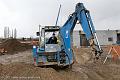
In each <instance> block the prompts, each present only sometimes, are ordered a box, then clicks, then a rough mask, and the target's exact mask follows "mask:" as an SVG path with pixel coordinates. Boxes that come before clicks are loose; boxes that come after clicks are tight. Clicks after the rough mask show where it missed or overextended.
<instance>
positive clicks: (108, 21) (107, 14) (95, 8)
mask: <svg viewBox="0 0 120 80" xmlns="http://www.w3.org/2000/svg"><path fill="white" fill-rule="evenodd" d="M79 1H81V2H83V3H84V5H85V7H86V8H87V9H88V10H90V13H91V17H92V19H93V22H94V25H95V28H96V29H108V28H109V29H120V27H119V25H120V23H119V21H120V8H119V7H120V5H119V4H120V0H0V5H1V4H2V6H0V7H1V8H0V13H1V12H2V14H0V28H1V30H0V33H1V35H0V36H2V35H3V27H4V26H9V27H10V28H14V27H16V28H17V30H18V35H19V37H22V36H24V35H26V36H34V35H35V32H36V31H37V30H38V25H39V24H41V25H55V21H56V17H57V12H58V8H59V3H61V4H62V9H61V14H60V18H59V23H58V24H59V25H63V24H64V22H65V21H66V20H67V18H68V15H69V14H71V13H72V12H74V9H75V5H76V3H77V2H79ZM2 8H3V9H2ZM3 10H4V11H3Z"/></svg>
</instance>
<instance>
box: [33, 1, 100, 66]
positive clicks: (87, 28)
mask: <svg viewBox="0 0 120 80" xmlns="http://www.w3.org/2000/svg"><path fill="white" fill-rule="evenodd" d="M77 22H79V23H80V24H81V26H82V29H83V31H84V33H85V35H86V38H87V40H88V41H89V40H92V41H93V42H94V43H92V46H93V45H94V46H95V47H94V49H95V52H97V53H100V51H101V48H100V46H99V43H98V41H97V37H96V36H95V33H96V32H95V28H94V26H93V23H92V19H91V16H90V13H89V11H88V10H87V9H86V8H85V7H84V5H83V3H78V4H77V5H76V9H75V12H74V13H72V14H71V15H70V16H69V18H68V20H67V21H66V23H65V24H64V25H63V26H62V27H61V28H60V29H59V37H60V41H61V45H60V47H61V51H56V52H54V55H53V56H54V57H53V58H54V60H55V62H57V63H56V64H57V65H58V66H59V65H60V66H61V65H62V66H66V65H71V64H73V63H74V53H73V51H72V47H71V34H72V32H73V29H74V27H75V25H76V23H77ZM94 39H95V40H94ZM39 50H40V49H39ZM44 50H45V49H43V50H40V51H38V55H39V54H46V53H47V52H45V51H44ZM33 53H34V52H33ZM47 54H51V53H47ZM61 54H64V58H63V57H61ZM42 56H44V58H46V61H44V62H49V61H47V58H48V56H46V55H42ZM62 59H64V61H62ZM61 61H62V62H61ZM37 62H38V61H37ZM52 65H53V64H52Z"/></svg>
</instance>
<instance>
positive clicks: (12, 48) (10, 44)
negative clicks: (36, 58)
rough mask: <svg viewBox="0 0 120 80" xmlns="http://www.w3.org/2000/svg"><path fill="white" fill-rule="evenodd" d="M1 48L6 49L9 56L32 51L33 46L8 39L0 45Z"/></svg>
mask: <svg viewBox="0 0 120 80" xmlns="http://www.w3.org/2000/svg"><path fill="white" fill-rule="evenodd" d="M0 48H4V49H5V51H7V53H9V54H13V53H16V52H21V51H25V50H27V49H31V45H28V44H25V43H20V42H19V41H18V40H17V39H8V40H6V41H4V42H3V43H2V44H1V45H0Z"/></svg>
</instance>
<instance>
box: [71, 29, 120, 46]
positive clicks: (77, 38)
mask: <svg viewBox="0 0 120 80" xmlns="http://www.w3.org/2000/svg"><path fill="white" fill-rule="evenodd" d="M96 34H97V37H98V40H99V43H100V45H112V44H117V43H119V44H120V30H96ZM73 45H74V46H88V45H89V43H88V41H87V39H86V37H85V34H84V32H83V31H74V32H73Z"/></svg>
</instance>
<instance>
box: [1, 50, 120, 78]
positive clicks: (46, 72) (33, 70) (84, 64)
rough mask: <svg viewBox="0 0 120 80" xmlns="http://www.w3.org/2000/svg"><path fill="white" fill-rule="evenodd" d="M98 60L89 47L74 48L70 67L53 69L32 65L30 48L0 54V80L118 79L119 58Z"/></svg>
mask: <svg viewBox="0 0 120 80" xmlns="http://www.w3.org/2000/svg"><path fill="white" fill-rule="evenodd" d="M104 51H105V52H104V53H103V55H102V57H101V59H100V60H98V61H96V62H94V60H93V54H92V53H91V50H90V49H89V48H82V49H80V48H75V49H74V52H75V57H76V62H75V64H74V65H73V67H72V69H63V70H55V69H54V68H41V67H35V66H34V65H33V59H32V52H31V50H28V51H24V52H20V53H18V54H13V55H2V56H0V79H1V80H120V76H119V75H120V60H117V61H113V60H112V59H110V58H108V60H107V61H106V63H105V64H103V60H104V58H105V55H106V53H107V50H106V49H105V50H104Z"/></svg>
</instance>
